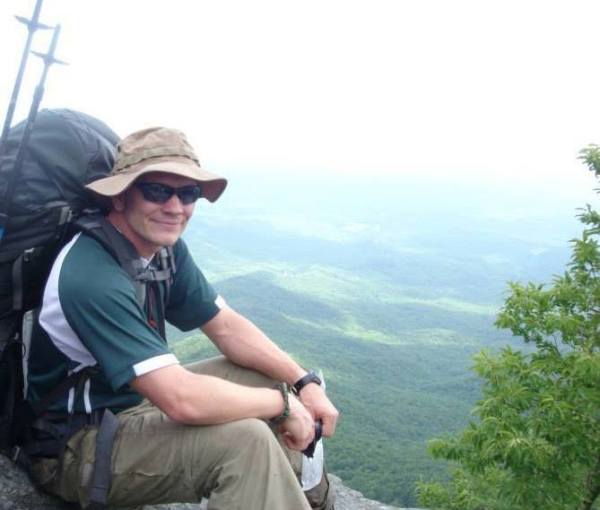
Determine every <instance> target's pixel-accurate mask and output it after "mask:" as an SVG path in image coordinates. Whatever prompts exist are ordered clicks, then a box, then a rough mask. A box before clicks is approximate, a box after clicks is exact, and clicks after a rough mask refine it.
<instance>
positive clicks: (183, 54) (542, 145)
mask: <svg viewBox="0 0 600 510" xmlns="http://www.w3.org/2000/svg"><path fill="white" fill-rule="evenodd" d="M33 5H34V1H32V0H2V1H1V2H0V48H2V49H1V50H0V51H1V53H0V55H1V59H2V69H3V71H2V73H1V78H0V80H1V81H0V112H4V111H5V109H6V104H7V103H8V99H9V94H10V91H11V89H12V82H13V80H14V76H15V74H16V70H17V65H18V61H19V58H20V55H21V51H22V47H23V44H24V42H25V30H24V29H23V28H22V26H21V25H19V24H18V23H17V22H16V21H15V20H14V18H13V17H12V14H22V15H27V16H30V15H31V12H32V10H33ZM41 18H42V20H43V21H45V22H47V23H52V24H53V23H57V22H59V23H61V24H62V33H61V38H60V41H59V46H58V52H57V53H58V56H59V57H60V58H63V59H65V60H67V61H69V62H70V66H69V67H59V66H55V67H53V68H52V69H51V71H50V74H49V78H48V82H47V87H46V95H45V98H44V102H43V104H44V106H46V107H71V108H75V109H81V110H84V111H86V112H88V113H92V114H94V115H97V116H99V117H101V118H102V119H103V120H105V121H106V122H108V123H109V124H110V125H111V126H112V127H113V128H114V129H115V130H116V131H117V132H118V133H119V134H121V135H125V134H127V133H128V132H130V131H133V130H136V129H139V128H142V127H146V126H148V125H157V124H161V125H166V126H170V127H178V128H181V129H183V130H184V131H186V132H187V133H188V135H189V137H190V139H191V140H192V142H193V143H194V145H195V146H196V147H197V149H198V152H199V153H200V157H201V159H202V160H203V162H204V163H205V165H206V166H210V167H212V168H213V169H216V170H221V171H223V170H225V169H227V168H236V169H248V170H249V171H250V170H253V169H267V170H273V171H287V172H292V171H295V172H297V171H311V172H313V173H314V172H329V171H337V172H352V173H357V172H362V173H365V174H371V173H382V172H387V173H397V174H402V173H405V172H416V173H427V174H440V173H441V174H445V175H446V176H449V175H452V176H454V175H456V176H469V177H470V178H477V177H482V176H486V177H490V178H491V179H493V180H496V181H500V180H504V181H511V180H515V181H516V182H518V181H519V180H522V179H523V178H524V177H523V176H527V178H528V179H540V178H543V179H544V181H547V182H555V183H559V185H560V186H562V187H563V189H564V190H565V192H567V191H566V190H567V189H573V190H575V189H583V188H586V189H589V187H590V186H591V185H592V184H593V180H592V179H591V176H590V175H588V174H587V173H586V172H585V171H584V170H583V167H582V165H581V163H579V162H578V161H577V160H576V156H577V152H578V150H579V149H580V148H582V147H583V146H585V145H587V144H588V143H592V142H598V143H600V129H599V126H598V119H600V97H599V96H600V95H599V91H600V66H599V65H598V59H599V56H600V53H599V52H600V37H599V35H600V30H599V28H598V20H599V19H600V2H598V1H597V0H590V1H584V0H568V1H567V0H565V1H560V2H558V1H549V0H545V1H527V0H515V1H513V0H501V1H486V0H473V1H465V0H458V1H448V0H390V1H384V0H368V1H366V0H364V1H352V0H343V1H328V0H320V1H312V0H303V1H295V2H290V1H286V0H273V1H265V0H254V1H227V0H218V1H217V0H215V1H210V2H209V1H202V0H187V1H184V0H169V1H159V0H45V1H44V5H43V8H42V16H41ZM48 41H49V37H48V36H47V35H42V34H40V35H38V36H36V38H35V41H34V47H35V48H36V49H41V50H44V49H45V48H46V47H47V44H48ZM30 64H31V65H30V66H29V68H28V75H27V76H28V80H27V82H26V84H25V86H24V87H23V90H22V94H21V98H20V103H19V104H20V107H19V110H18V112H19V113H18V116H17V118H22V117H23V116H24V115H25V111H26V110H27V109H28V106H29V103H30V100H31V96H32V86H33V83H34V82H35V81H36V80H37V78H38V77H39V74H40V69H41V66H40V64H39V62H38V61H37V59H31V60H30Z"/></svg>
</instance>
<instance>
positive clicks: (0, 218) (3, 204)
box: [0, 25, 65, 240]
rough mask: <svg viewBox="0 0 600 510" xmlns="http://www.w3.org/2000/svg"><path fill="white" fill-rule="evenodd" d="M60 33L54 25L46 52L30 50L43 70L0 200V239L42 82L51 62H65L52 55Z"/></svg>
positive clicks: (35, 111) (34, 116)
mask: <svg viewBox="0 0 600 510" xmlns="http://www.w3.org/2000/svg"><path fill="white" fill-rule="evenodd" d="M59 35H60V25H56V27H54V34H53V35H52V41H51V42H50V48H49V49H48V53H38V52H35V51H34V52H32V53H33V54H34V55H36V56H38V57H40V58H41V59H42V60H43V61H44V70H43V72H42V76H41V77H40V81H39V83H38V85H37V87H36V88H35V93H34V95H33V101H32V102H31V107H30V108H29V116H28V117H27V121H26V123H25V128H24V130H23V136H22V138H21V142H20V143H19V148H18V150H17V156H16V158H15V165H14V167H13V169H12V171H11V173H10V174H9V176H8V177H7V180H8V183H7V186H6V191H5V194H4V197H3V198H4V200H2V201H0V240H1V239H2V237H4V230H5V228H6V225H7V223H8V209H9V203H10V197H12V196H13V194H14V191H15V187H16V185H17V175H18V174H19V173H20V171H21V167H22V166H23V161H24V160H25V151H26V150H27V145H28V144H29V138H30V137H31V131H32V129H33V124H34V123H35V118H36V116H37V111H38V108H39V106H40V103H41V102H42V97H43V96H44V84H45V82H46V76H47V75H48V70H49V69H50V66H51V65H52V64H65V62H62V61H61V60H58V59H56V58H55V57H54V52H55V50H56V44H57V42H58V36H59Z"/></svg>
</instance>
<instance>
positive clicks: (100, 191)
mask: <svg viewBox="0 0 600 510" xmlns="http://www.w3.org/2000/svg"><path fill="white" fill-rule="evenodd" d="M225 187H226V181H225V179H222V178H220V177H218V176H216V175H214V174H212V173H209V172H207V171H206V170H204V169H203V168H201V167H200V164H199V162H198V158H197V157H196V155H195V154H194V151H193V149H192V147H191V146H190V145H189V143H188V142H187V140H186V138H185V136H184V135H183V133H181V132H179V131H176V130H172V129H166V128H151V129H146V130H143V131H139V132H136V133H133V134H132V135H130V136H128V137H126V138H125V139H123V140H122V141H121V143H120V144H119V146H118V150H117V157H116V161H115V165H114V168H113V171H112V174H111V175H110V176H109V177H106V178H104V179H100V180H97V181H95V182H93V183H92V184H90V185H89V186H88V188H89V189H90V190H92V191H93V192H94V193H95V194H96V195H97V196H98V197H99V198H102V199H103V200H106V201H109V202H110V212H109V213H108V215H107V217H106V219H107V220H108V223H109V224H110V226H111V228H112V227H114V229H116V231H118V232H119V234H118V235H120V236H123V238H124V239H126V240H127V242H128V243H130V245H131V246H132V248H134V249H135V253H136V254H137V256H139V257H140V258H141V260H142V263H143V264H145V265H148V264H149V265H150V268H153V266H154V265H155V264H157V263H158V261H156V260H155V259H157V258H159V257H158V255H157V254H158V253H159V252H160V251H161V249H162V248H163V247H167V246H168V247H173V258H174V262H175V264H174V265H175V273H174V276H173V281H172V284H171V285H170V286H169V288H168V290H167V288H166V287H165V285H164V284H156V282H155V285H154V286H149V287H148V289H149V292H147V293H146V296H145V300H144V301H143V303H142V304H140V300H139V296H138V295H137V293H136V292H137V291H136V285H135V284H134V282H133V280H132V279H131V277H130V276H129V275H128V274H127V273H126V272H125V271H124V270H123V268H122V267H121V266H120V265H119V263H118V262H117V261H116V260H115V257H114V256H113V255H112V254H111V253H109V252H108V251H107V250H106V248H105V247H104V246H103V245H102V244H101V243H99V242H98V240H97V239H94V238H92V237H90V236H89V235H86V234H80V235H78V236H76V237H75V238H74V239H73V240H72V241H71V242H70V243H69V244H67V245H66V246H65V248H64V249H63V250H62V251H61V253H60V254H59V256H58V257H57V259H56V261H55V263H54V266H53V268H52V271H51V273H50V276H49V278H48V282H47V285H46V288H45V291H44V300H43V305H42V309H41V311H40V314H39V326H41V327H39V328H38V330H37V331H36V333H35V334H34V338H33V344H32V349H31V355H30V359H29V375H28V383H29V388H28V395H29V399H30V400H31V401H33V402H35V401H36V400H39V399H40V398H42V396H43V395H45V394H47V393H48V391H49V390H50V389H51V388H53V387H55V386H56V385H57V384H59V383H60V380H61V378H62V379H64V378H65V376H66V375H67V374H73V373H78V372H81V371H82V370H88V367H96V372H90V373H91V374H92V375H91V376H90V377H89V378H81V381H80V384H77V385H76V386H75V387H73V388H71V389H70V390H69V391H68V393H65V395H64V398H61V399H59V401H58V402H57V403H56V404H54V405H53V406H52V410H51V412H50V413H47V415H46V422H45V423H46V425H43V426H42V427H41V428H43V429H46V428H48V423H50V425H52V424H56V425H62V426H64V422H65V420H66V421H67V422H68V424H69V427H70V431H69V432H70V433H71V432H74V435H72V436H71V437H70V439H68V442H67V444H66V447H65V448H64V450H63V451H62V452H61V455H60V458H59V459H55V458H44V457H39V458H38V459H37V460H35V462H34V464H33V473H34V476H35V477H36V478H37V479H38V481H39V482H40V483H41V484H42V486H43V487H44V488H45V489H46V490H48V491H50V492H52V493H55V494H57V495H59V496H61V497H62V498H64V499H66V500H67V501H77V502H80V503H81V504H82V505H83V506H85V505H86V504H87V503H88V501H89V494H88V489H89V486H90V485H91V483H92V479H94V480H96V479H95V478H93V477H94V472H95V471H97V470H98V469H99V467H98V462H97V459H96V457H100V456H101V452H100V453H99V454H98V455H96V453H97V451H96V450H97V448H96V442H97V440H98V439H99V436H101V435H102V433H100V434H99V433H98V430H97V427H89V426H86V427H83V428H80V427H79V426H77V425H76V422H81V421H82V420H83V424H89V423H94V420H95V417H96V416H98V415H97V412H98V411H99V410H100V411H102V410H104V409H110V410H112V411H113V412H115V413H117V418H118V429H117V432H116V438H115V439H114V445H113V447H112V458H110V457H109V465H110V489H109V490H108V493H107V497H108V503H109V504H111V505H114V506H134V505H141V504H146V503H160V502H169V501H199V500H200V499H201V498H202V497H203V496H206V497H209V498H210V499H209V508H211V509H223V510H232V509H235V508H240V509H241V508H244V509H249V510H254V509H277V510H281V509H290V510H300V509H307V508H310V506H309V505H308V503H307V499H308V500H310V502H311V505H312V506H313V507H314V508H333V497H332V493H331V492H332V491H329V490H328V487H329V484H328V480H327V477H326V475H323V478H322V480H321V483H320V484H319V485H317V487H315V488H314V489H312V490H311V491H310V493H308V494H306V495H305V494H304V493H303V492H302V489H301V487H300V484H299V483H298V474H297V473H298V471H299V464H300V462H301V461H300V459H301V457H300V453H299V452H300V451H302V450H304V449H305V448H306V447H307V446H308V445H309V444H310V443H311V442H312V441H313V438H314V435H315V424H316V422H317V421H319V422H321V423H322V429H323V435H324V436H332V435H333V434H334V432H335V427H336V421H337V417H338V412H337V410H336V409H335V407H334V406H333V404H332V403H331V402H330V401H329V399H328V398H327V396H326V395H325V393H324V390H323V388H322V387H321V385H320V384H319V379H318V378H316V377H314V376H312V375H311V374H308V373H307V371H306V370H305V369H303V368H302V367H300V366H299V365H298V364H297V363H296V362H295V361H294V360H293V359H292V358H291V357H290V356H289V355H287V354H286V353H285V352H283V351H282V350H281V349H280V348H278V347H277V346H276V345H275V344H274V343H273V342H271V340H269V338H267V336H266V335H265V334H264V333H263V332H262V331H261V330H260V329H258V328H257V327H256V326H255V325H254V324H252V322H250V321H249V320H247V319H246V318H244V317H243V316H241V315H240V314H238V313H237V312H235V311H234V310H233V309H232V308H230V307H229V306H228V305H227V304H226V303H225V301H224V300H223V298H221V297H220V296H218V295H217V294H216V293H215V292H214V290H213V289H212V287H211V286H210V285H209V284H208V283H207V282H206V280H205V279H204V276H203V275H202V273H201V272H200V271H199V270H198V268H197V267H196V266H195V264H194V262H193V260H192V258H191V256H190V254H189V253H188V251H187V248H186V246H185V243H184V242H183V241H182V240H181V239H180V237H181V235H182V233H183V231H184V229H185V227H186V224H187V222H188V220H189V219H190V218H191V216H192V214H193V211H194V204H195V201H196V200H197V199H198V198H200V197H204V198H206V199H208V200H209V201H211V202H214V201H215V200H217V199H218V198H219V196H220V195H221V193H222V192H223V191H224V189H225ZM157 270H158V269H157ZM160 303H163V304H164V306H163V307H161V306H159V304H160ZM161 314H162V315H164V318H166V320H168V321H169V322H171V323H172V324H174V325H175V326H177V327H179V328H180V329H182V330H191V329H193V328H196V327H199V328H200V329H201V330H202V331H203V332H204V333H205V334H206V335H207V336H208V337H209V338H210V339H211V340H212V341H213V342H214V343H215V345H216V346H217V347H218V348H219V350H220V351H221V352H222V353H223V355H224V356H223V357H220V358H215V359H212V360H208V361H205V362H199V363H196V364H194V365H192V366H188V367H184V366H182V365H180V364H179V362H178V360H177V359H176V357H175V356H174V355H173V354H172V353H171V351H170V350H169V348H168V346H167V345H166V342H165V341H164V340H163V339H162V338H161V335H160V334H159V331H158V330H157V323H160V322H161V319H162V318H163V317H162V316H161ZM158 329H159V328H158ZM81 373H83V372H81ZM278 381H283V382H285V383H288V384H289V385H294V384H296V385H297V388H298V389H299V391H297V397H296V396H295V395H294V394H288V393H287V391H286V388H285V387H284V386H282V385H279V386H278V387H275V385H276V382H278ZM142 398H143V400H142ZM81 416H83V419H82V418H80V417H81ZM65 417H66V418H65ZM90 417H94V418H93V419H90ZM73 424H75V425H73ZM269 425H271V428H270V427H269ZM77 429H80V430H77ZM272 429H276V431H277V432H278V437H279V440H280V441H281V442H282V443H283V447H282V445H281V444H280V442H278V440H277V438H276V436H275V434H273V433H272ZM70 433H69V434H68V435H69V436H70ZM292 465H294V466H295V470H296V473H295V472H294V470H293V469H292V467H291V466H292Z"/></svg>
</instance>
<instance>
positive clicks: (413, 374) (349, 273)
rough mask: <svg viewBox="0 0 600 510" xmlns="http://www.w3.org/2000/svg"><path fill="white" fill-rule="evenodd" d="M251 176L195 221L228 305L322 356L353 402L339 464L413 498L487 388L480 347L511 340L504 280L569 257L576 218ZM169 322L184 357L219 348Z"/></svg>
mask: <svg viewBox="0 0 600 510" xmlns="http://www.w3.org/2000/svg"><path fill="white" fill-rule="evenodd" d="M241 181H242V182H241V183H237V184H236V181H235V180H234V181H232V185H231V188H232V189H230V190H229V191H228V193H230V195H229V197H228V198H227V199H225V198H224V199H223V203H222V204H220V203H219V204H217V205H215V206H208V205H206V204H200V205H199V210H198V213H197V215H196V216H197V219H195V220H194V221H193V222H192V223H191V224H190V226H189V228H188V231H187V232H186V236H185V237H186V239H187V242H188V244H189V246H190V248H191V251H192V253H193V255H194V257H195V259H196V261H197V263H198V264H199V265H200V267H202V268H203V270H204V272H205V274H206V275H207V276H208V278H209V279H210V281H211V282H212V283H213V284H214V286H215V287H216V289H217V290H218V291H219V292H220V293H221V294H222V295H223V296H224V297H225V299H226V300H227V301H228V302H229V303H230V304H231V306H233V307H234V308H236V309H237V310H239V311H241V312H242V313H244V314H245V315H247V316H248V317H250V318H251V319H252V320H253V321H254V322H255V323H256V324H258V325H259V326H260V327H261V328H263V329H264V330H265V331H266V332H267V333H268V334H269V335H270V336H271V337H272V338H273V339H274V340H276V341H277V342H278V343H280V344H281V345H282V346H283V347H284V348H286V349H287V350H289V351H290V352H292V353H293V354H294V356H295V358H296V359H298V360H299V361H300V362H301V363H302V364H304V365H305V366H307V367H320V368H322V369H323V370H324V372H325V374H326V378H327V383H328V392H329V393H330V394H331V396H332V398H333V400H334V401H335V402H336V404H337V405H338V406H339V408H340V410H341V412H342V419H341V421H340V427H339V432H338V434H336V436H335V437H334V438H333V439H331V440H329V441H328V443H327V444H328V452H327V455H328V461H329V464H330V467H331V469H332V471H333V472H335V473H336V474H338V475H339V476H341V478H342V479H343V480H344V481H345V482H346V483H348V484H349V485H350V486H351V487H353V488H355V489H357V490H360V491H361V492H363V493H364V494H365V495H366V496H368V497H370V498H373V499H377V500H380V501H384V502H387V503H390V504H394V505H396V506H414V504H415V498H414V482H415V481H416V480H418V479H419V478H420V477H423V478H426V479H432V478H435V477H436V476H437V477H441V476H444V473H443V471H442V469H443V468H442V467H441V466H439V465H438V464H434V463H433V462H432V461H431V460H429V458H428V457H427V455H426V453H425V441H426V439H428V438H431V437H435V436H440V435H443V434H444V433H445V432H452V431H455V430H458V429H461V428H462V427H464V425H465V424H466V421H467V420H468V416H469V414H468V413H469V410H470V408H471V406H472V404H473V402H474V401H475V400H476V399H477V398H478V395H479V393H478V381H477V380H476V379H475V378H474V376H473V375H472V374H471V372H470V371H469V367H470V364H471V356H472V354H474V353H475V352H477V351H478V350H479V349H480V348H481V347H482V346H490V347H492V348H495V347H498V346H500V345H503V344H504V343H506V342H509V341H511V339H510V338H508V337H507V336H506V335H505V334H503V333H500V332H498V331H496V330H495V329H494V328H493V321H494V315H495V313H496V311H497V309H498V306H499V304H500V303H501V301H502V297H503V293H504V289H505V285H506V280H508V279H537V280H540V279H541V280H546V281H547V280H549V279H550V278H551V276H552V274H553V273H556V272H559V271H561V268H562V267H563V266H564V263H565V262H566V257H567V245H566V243H565V241H566V239H568V238H569V237H572V236H573V235H575V233H576V231H575V228H576V223H575V221H574V220H573V222H568V221H564V218H561V220H560V221H558V220H556V221H554V219H553V218H552V217H548V218H546V221H541V220H540V216H534V215H532V216H531V217H528V216H527V215H523V216H522V217H519V216H518V215H517V216H515V215H514V213H515V211H516V209H515V207H514V206H511V205H509V206H508V207H509V208H510V212H512V214H513V216H512V219H510V218H511V216H510V215H507V214H504V213H503V209H502V208H500V209H499V210H498V211H497V214H495V215H494V214H492V212H493V204H491V203H487V204H485V206H486V211H488V212H487V213H486V214H487V216H488V219H487V220H486V218H484V217H482V214H481V210H479V212H480V214H477V211H478V209H477V207H475V205H473V203H472V202H473V201H474V199H473V198H472V197H471V199H467V200H466V202H467V206H468V205H469V204H468V202H471V205H470V206H469V207H467V206H465V207H466V208H463V209H461V207H460V199H459V198H458V197H456V199H455V202H452V201H450V200H449V199H448V197H445V199H444V200H445V202H443V203H437V204H429V203H424V204H422V205H421V206H420V208H419V209H416V207H417V205H415V204H418V203H419V201H420V200H421V201H422V200H423V199H422V198H421V197H418V196H416V194H417V193H424V190H423V189H420V188H419V189H415V190H414V192H412V193H411V190H410V189H402V190H397V191H396V193H395V195H394V192H393V191H394V190H390V189H389V187H383V188H382V189H383V191H382V193H383V195H384V196H383V198H381V200H380V201H377V200H371V203H372V204H373V208H371V209H369V207H366V205H365V204H364V199H363V198H362V197H363V195H364V193H365V192H364V189H363V188H360V187H353V183H346V184H345V188H343V190H344V192H341V191H340V192H338V193H335V194H330V195H327V194H326V193H324V191H323V190H321V194H322V195H324V196H321V198H322V199H324V201H323V202H322V203H319V202H318V197H317V198H315V197H314V196H311V195H310V194H309V193H308V191H307V188H306V187H303V188H301V189H300V190H298V189H297V188H294V187H291V188H290V187H287V188H286V187H285V186H283V181H282V182H278V181H276V182H269V183H267V184H265V186H264V187H259V188H258V191H257V187H256V185H255V184H253V183H251V182H246V181H244V180H243V179H241ZM278 184H279V185H281V186H282V187H281V188H277V185H278ZM244 185H245V186H244ZM236 186H237V187H236ZM357 186H358V185H357ZM311 191H312V189H311ZM430 191H431V190H430ZM316 194H317V195H319V190H317V191H316ZM439 194H440V192H439V190H437V191H436V190H434V191H431V192H430V193H429V195H425V194H424V195H423V196H429V197H430V198H431V196H436V195H439ZM304 199H306V200H304ZM410 204H412V207H411V205H410ZM444 211H446V212H447V213H452V214H446V215H444V214H443V212H444ZM490 211H492V212H490ZM561 213H562V212H561ZM499 218H501V219H499ZM507 218H508V219H507ZM547 222H550V224H551V225H553V227H554V228H553V229H548V228H546V227H547ZM542 224H543V226H542ZM532 225H537V228H535V229H534V231H533V232H531V233H530V235H527V234H526V231H527V228H530V227H532ZM172 337H173V338H174V339H176V340H177V344H176V352H177V354H178V355H179V356H180V358H181V359H182V360H184V361H191V360H194V359H197V358H199V357H204V356H208V355H210V354H214V353H215V351H214V348H212V346H210V345H208V342H207V341H206V340H205V339H203V338H201V337H200V336H199V335H197V334H194V335H192V336H188V335H181V334H178V333H176V332H173V334H172Z"/></svg>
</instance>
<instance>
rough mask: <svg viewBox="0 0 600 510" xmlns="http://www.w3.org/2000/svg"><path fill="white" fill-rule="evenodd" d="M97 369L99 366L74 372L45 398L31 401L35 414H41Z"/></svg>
mask: <svg viewBox="0 0 600 510" xmlns="http://www.w3.org/2000/svg"><path fill="white" fill-rule="evenodd" d="M97 370H98V368H97V367H85V368H83V369H81V370H79V371H78V372H73V373H72V374H70V375H68V376H67V377H66V378H65V379H63V380H62V381H61V382H60V383H59V384H58V385H56V386H55V387H54V388H52V390H51V391H50V392H49V393H47V394H46V395H45V396H44V398H42V399H40V400H38V401H36V402H32V403H31V408H32V410H33V414H34V415H35V416H41V415H42V414H43V413H44V412H45V411H46V410H47V409H48V407H50V406H51V405H52V404H53V403H54V402H56V401H57V400H58V399H59V398H61V397H62V396H63V395H65V394H66V393H67V392H68V391H69V390H70V389H71V388H74V387H77V386H78V385H79V384H80V383H81V382H83V381H84V380H85V379H87V378H88V377H90V376H92V375H93V374H94V373H95V372H96V371H97Z"/></svg>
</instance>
